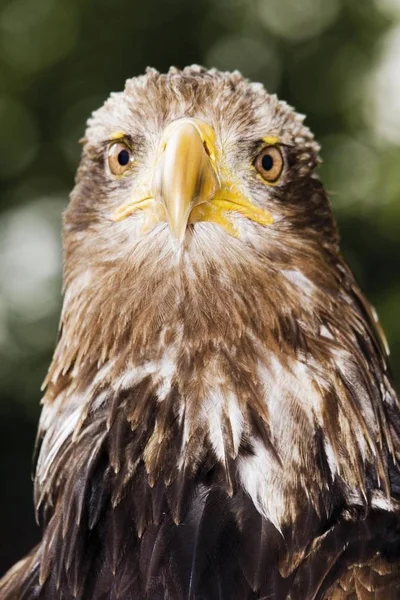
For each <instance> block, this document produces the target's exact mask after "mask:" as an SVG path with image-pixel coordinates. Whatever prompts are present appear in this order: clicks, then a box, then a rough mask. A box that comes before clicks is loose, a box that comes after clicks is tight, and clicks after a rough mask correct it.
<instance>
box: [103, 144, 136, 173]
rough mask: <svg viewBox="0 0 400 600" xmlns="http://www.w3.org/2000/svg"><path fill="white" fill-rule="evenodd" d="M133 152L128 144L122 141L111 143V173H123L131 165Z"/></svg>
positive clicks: (109, 152) (109, 162) (109, 153)
mask: <svg viewBox="0 0 400 600" xmlns="http://www.w3.org/2000/svg"><path fill="white" fill-rule="evenodd" d="M132 161H133V153H132V150H131V149H130V148H128V146H127V145H126V144H124V143H122V142H116V143H114V144H111V146H110V147H109V149H108V164H109V167H110V170H111V173H113V174H114V175H122V174H123V173H125V171H126V170H127V169H129V167H130V166H131V163H132Z"/></svg>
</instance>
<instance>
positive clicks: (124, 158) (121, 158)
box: [118, 149, 129, 167]
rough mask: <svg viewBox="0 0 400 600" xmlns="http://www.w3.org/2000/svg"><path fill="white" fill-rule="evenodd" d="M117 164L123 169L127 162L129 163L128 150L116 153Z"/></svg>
mask: <svg viewBox="0 0 400 600" xmlns="http://www.w3.org/2000/svg"><path fill="white" fill-rule="evenodd" d="M118 162H119V164H120V165H121V167H125V166H126V165H127V164H128V162H129V152H128V150H125V149H124V150H121V151H120V152H119V153H118Z"/></svg>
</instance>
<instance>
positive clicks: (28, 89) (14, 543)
mask: <svg viewBox="0 0 400 600" xmlns="http://www.w3.org/2000/svg"><path fill="white" fill-rule="evenodd" d="M193 62H196V63H201V64H205V65H207V66H216V67H219V68H221V69H227V70H232V69H239V70H241V71H242V72H243V73H244V74H245V75H247V76H249V77H250V78H252V79H254V80H258V81H262V82H264V83H265V85H266V87H267V89H268V90H269V91H271V92H276V93H277V94H278V95H279V96H280V97H281V98H283V99H285V100H286V101H288V102H289V103H290V104H292V105H294V106H295V107H296V108H297V109H298V110H299V111H300V112H302V113H304V114H306V115H307V123H308V125H309V126H310V127H311V128H312V129H313V130H314V131H315V133H316V135H317V138H318V140H319V141H320V142H321V144H322V157H323V159H324V164H323V165H322V166H321V168H320V173H321V176H322V178H323V180H324V181H325V183H326V186H327V189H328V190H329V192H330V196H331V200H332V204H333V208H334V212H335V214H336V217H337V219H338V221H339V226H340V230H341V234H342V247H343V252H344V254H345V256H346V258H347V260H348V261H349V263H350V264H351V266H352V268H353V270H354V271H355V273H356V276H357V278H358V280H359V281H360V283H361V285H362V287H363V288H364V290H365V291H366V293H367V295H368V297H369V299H370V300H371V301H372V303H373V304H374V306H375V307H376V309H377V311H378V314H379V316H380V319H381V322H382V324H383V327H384V329H385V331H386V333H387V337H388V341H389V344H390V347H391V350H392V367H393V371H394V373H395V374H399V373H400V319H399V309H398V307H399V303H400V277H399V266H400V256H399V252H400V0H375V2H373V1H372V0H258V1H257V0H205V1H200V0H162V1H161V0H159V1H158V2H157V1H156V0H140V1H139V0H130V1H128V0H96V1H94V0H5V1H4V0H3V1H2V2H1V1H0V456H1V462H0V482H1V495H0V536H1V544H0V573H1V572H3V571H4V570H5V569H6V568H7V567H8V566H9V565H10V564H11V563H12V562H14V561H15V560H17V559H18V558H20V557H21V556H22V555H23V554H24V553H26V552H27V551H28V550H29V548H30V547H31V546H32V545H33V544H34V543H35V542H36V540H37V539H38V532H37V530H36V527H35V524H34V515H33V503H32V483H31V479H30V469H31V456H32V450H33V445H34V438H35V434H36V427H37V421H38V417H39V413H40V405H39V402H40V385H41V382H42V380H43V379H44V376H45V373H46V369H47V366H48V364H49V361H50V359H51V354H52V350H53V347H54V343H55V340H56V336H57V322H58V317H59V311H60V306H61V236H60V225H61V213H62V210H63V208H64V207H65V205H66V202H67V199H68V192H69V190H70V189H71V187H72V185H73V177H74V172H75V169H76V166H77V162H78V160H79V152H80V148H79V144H78V143H77V142H78V139H79V138H80V137H81V136H82V134H83V131H84V127H85V121H86V119H87V117H88V116H89V114H90V113H91V111H92V110H94V109H95V108H97V107H98V106H99V105H100V104H101V103H102V102H103V101H104V100H105V98H106V97H107V96H108V95H109V93H110V92H111V91H113V90H115V91H116V90H120V89H122V88H123V85H124V81H125V79H126V78H127V77H132V76H134V75H137V74H140V73H142V72H143V70H144V69H145V67H146V66H147V65H151V66H154V67H156V68H157V69H159V70H161V71H164V70H166V69H168V67H169V66H170V65H171V64H173V65H176V66H180V67H183V66H185V65H186V64H190V63H193Z"/></svg>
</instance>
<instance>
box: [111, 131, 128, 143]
mask: <svg viewBox="0 0 400 600" xmlns="http://www.w3.org/2000/svg"><path fill="white" fill-rule="evenodd" d="M125 138H126V133H124V132H123V131H116V132H115V133H113V134H112V136H111V137H110V139H109V141H110V142H118V140H123V139H125Z"/></svg>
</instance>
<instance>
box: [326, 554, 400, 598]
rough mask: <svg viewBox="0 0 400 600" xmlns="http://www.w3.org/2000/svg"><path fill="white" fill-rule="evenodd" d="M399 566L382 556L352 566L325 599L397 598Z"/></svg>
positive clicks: (398, 596)
mask: <svg viewBox="0 0 400 600" xmlns="http://www.w3.org/2000/svg"><path fill="white" fill-rule="evenodd" d="M399 598H400V566H399V564H398V563H397V564H393V563H390V562H388V561H387V560H384V559H382V558H376V559H375V560H373V561H370V562H368V563H366V564H365V565H361V566H356V567H352V568H351V569H349V570H348V571H347V573H346V574H345V575H344V576H343V577H342V579H341V580H340V581H339V583H338V584H337V585H336V586H335V587H334V589H333V590H332V592H331V593H330V594H329V595H328V596H327V597H326V600H398V599H399Z"/></svg>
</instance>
